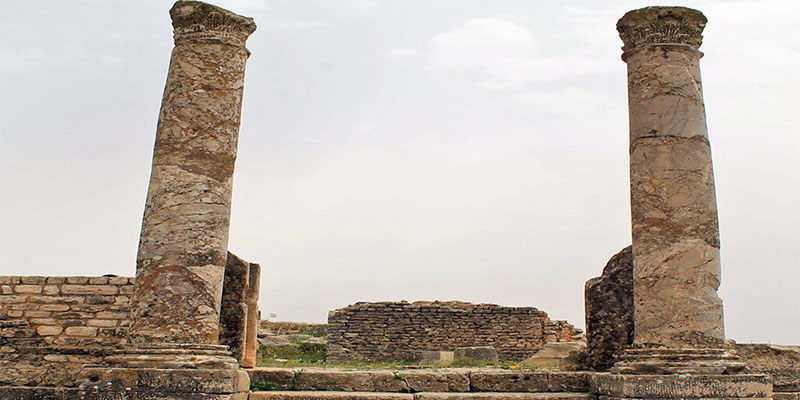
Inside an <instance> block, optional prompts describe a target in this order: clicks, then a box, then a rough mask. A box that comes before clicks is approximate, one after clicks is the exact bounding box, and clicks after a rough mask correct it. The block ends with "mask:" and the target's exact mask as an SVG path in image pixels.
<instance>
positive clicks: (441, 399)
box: [414, 393, 595, 400]
mask: <svg viewBox="0 0 800 400" xmlns="http://www.w3.org/2000/svg"><path fill="white" fill-rule="evenodd" d="M594 398H595V397H594V396H593V395H591V394H589V393H458V394H456V393H417V394H415V395H414V400H461V399H472V400H593V399H594Z"/></svg>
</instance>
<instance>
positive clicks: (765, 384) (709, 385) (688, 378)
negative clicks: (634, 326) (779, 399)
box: [590, 374, 772, 399]
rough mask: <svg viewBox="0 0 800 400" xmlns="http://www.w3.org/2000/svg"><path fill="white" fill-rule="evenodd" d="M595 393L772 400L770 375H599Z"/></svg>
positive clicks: (657, 397) (593, 384)
mask: <svg viewBox="0 0 800 400" xmlns="http://www.w3.org/2000/svg"><path fill="white" fill-rule="evenodd" d="M590 379H591V386H592V389H593V391H595V392H597V393H600V394H601V395H604V396H610V397H616V398H631V399H634V398H635V399H703V398H725V399H732V398H770V397H772V381H771V379H770V377H769V376H767V375H620V374H595V375H593V376H592V377H591V378H590Z"/></svg>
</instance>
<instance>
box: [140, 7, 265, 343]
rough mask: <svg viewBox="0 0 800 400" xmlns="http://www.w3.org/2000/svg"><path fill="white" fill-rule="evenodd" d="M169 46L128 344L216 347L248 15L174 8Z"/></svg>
mask: <svg viewBox="0 0 800 400" xmlns="http://www.w3.org/2000/svg"><path fill="white" fill-rule="evenodd" d="M170 16H171V17H172V26H173V28H174V38H175V48H174V49H173V51H172V58H171V60H170V65H169V72H168V75H167V84H166V88H165V89H164V97H163V99H162V102H161V112H160V114H159V118H158V128H157V132H156V141H155V148H154V151H153V167H152V173H151V176H150V186H149V190H148V193H147V203H146V206H145V212H144V219H143V222H142V231H141V238H140V242H139V253H138V256H137V260H136V286H135V288H134V294H133V299H132V302H131V303H132V305H133V321H132V324H131V328H130V333H129V344H131V345H133V346H142V345H147V344H201V345H214V344H216V343H217V339H218V334H219V313H220V302H221V296H222V283H223V276H224V271H225V263H226V255H227V247H228V230H229V224H230V211H231V208H230V206H231V189H232V183H233V167H234V162H235V161H236V149H237V141H238V137H239V122H240V114H241V106H242V92H243V88H244V71H245V62H246V61H247V58H248V56H249V55H250V52H249V51H248V50H247V49H246V48H245V41H246V40H247V38H248V36H250V34H252V33H253V31H255V29H256V25H255V23H254V22H253V20H252V18H246V17H242V16H239V15H236V14H234V13H232V12H229V11H227V10H223V9H221V8H219V7H216V6H212V5H209V4H205V3H201V2H194V1H178V2H177V3H175V5H174V6H173V7H172V9H171V10H170Z"/></svg>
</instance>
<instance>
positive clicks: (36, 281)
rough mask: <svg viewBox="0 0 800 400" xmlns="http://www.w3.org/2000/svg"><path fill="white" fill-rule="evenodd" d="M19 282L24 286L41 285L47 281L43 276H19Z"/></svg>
mask: <svg viewBox="0 0 800 400" xmlns="http://www.w3.org/2000/svg"><path fill="white" fill-rule="evenodd" d="M19 280H20V282H22V283H23V284H25V285H43V284H44V283H45V281H46V280H47V277H44V276H20V277H19Z"/></svg>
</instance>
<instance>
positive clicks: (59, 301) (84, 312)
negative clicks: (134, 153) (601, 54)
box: [0, 0, 800, 400]
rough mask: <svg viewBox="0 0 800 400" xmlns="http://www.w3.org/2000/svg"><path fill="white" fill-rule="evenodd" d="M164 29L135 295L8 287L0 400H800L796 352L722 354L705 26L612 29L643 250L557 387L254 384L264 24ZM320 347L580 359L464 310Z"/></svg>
mask: <svg viewBox="0 0 800 400" xmlns="http://www.w3.org/2000/svg"><path fill="white" fill-rule="evenodd" d="M170 16H171V18H172V25H173V29H174V49H173V51H172V55H171V59H170V65H169V71H168V75H167V82H166V87H165V90H164V94H163V98H162V103H161V110H160V113H159V118H158V127H157V131H156V141H155V146H154V149H153V158H152V172H151V176H150V182H149V187H148V191H147V196H146V203H145V212H144V216H143V220H142V227H141V236H140V242H139V248H138V254H137V258H136V264H135V277H119V276H103V277H80V276H68V277H41V276H0V289H1V290H2V292H1V294H0V399H4V400H30V399H34V400H67V399H81V400H136V399H141V400H150V399H187V400H246V399H250V400H281V399H296V400H303V399H305V400H314V399H365V400H367V399H375V400H378V399H405V400H413V399H416V400H426V399H430V400H433V399H440V400H441V399H481V400H484V399H486V400H488V399H498V400H501V399H537V400H560V399H564V400H567V399H569V400H598V399H599V400H623V399H642V400H643V399H652V400H654V399H676V400H677V399H695V400H701V399H775V400H800V350H798V349H797V348H796V347H792V346H778V345H766V344H752V345H738V344H734V343H732V342H731V341H729V340H726V337H725V331H724V326H723V309H722V301H721V299H720V297H719V296H718V294H717V289H718V287H719V284H720V268H721V265H720V259H719V247H720V242H719V228H718V221H717V204H716V198H715V189H714V175H713V169H712V160H711V148H710V142H709V136H708V132H707V128H706V120H705V106H704V99H703V94H702V82H701V79H700V67H699V65H700V59H701V57H702V56H703V53H702V52H700V50H699V48H700V46H701V43H702V39H703V37H702V33H703V29H704V27H705V24H706V18H705V16H703V14H702V13H701V12H699V11H696V10H692V9H688V8H683V7H646V8H642V9H639V10H634V11H630V12H628V13H626V14H625V15H624V16H623V17H622V18H621V19H620V20H619V22H618V24H617V30H618V32H619V35H620V37H621V39H622V41H623V44H624V46H623V48H622V50H623V54H622V59H623V61H624V62H625V63H626V64H627V68H628V99H629V122H630V131H629V134H630V148H629V150H630V188H631V227H632V245H631V246H629V247H627V248H625V249H623V250H622V251H620V252H619V253H618V254H616V255H615V256H614V257H613V258H612V259H611V260H610V261H609V262H608V264H607V265H606V267H605V269H604V270H603V271H602V275H601V276H600V277H598V278H594V279H592V280H590V281H589V282H587V283H586V286H585V306H586V328H587V329H586V349H585V350H576V351H574V352H572V353H570V355H569V356H568V357H566V358H565V359H564V363H563V364H562V366H563V368H562V369H561V370H547V369H524V368H519V365H522V364H519V365H515V366H513V367H509V366H505V367H504V368H500V367H494V368H477V367H475V368H452V369H450V368H436V369H430V368H429V369H418V368H419V366H414V367H413V368H411V367H409V368H401V367H397V368H384V369H365V370H357V369H342V368H332V369H324V368H305V367H298V368H260V367H258V364H259V361H258V342H257V340H256V337H257V331H258V327H259V325H260V323H259V319H260V317H259V313H258V298H259V290H260V280H261V269H260V266H259V264H256V263H251V262H248V261H245V260H243V259H241V258H239V257H237V256H235V255H233V254H231V253H230V252H229V249H228V234H229V229H230V212H231V198H232V182H233V172H234V164H235V160H236V154H237V143H238V135H239V125H240V115H241V106H242V93H243V88H244V72H245V64H246V61H247V59H248V57H249V55H250V52H249V51H248V50H247V48H246V47H245V45H246V41H247V39H248V37H249V36H250V35H251V34H253V33H254V31H255V30H256V25H255V23H254V21H253V20H252V18H247V17H243V16H240V15H237V14H235V13H233V12H230V11H227V10H224V9H222V8H219V7H216V6H213V5H210V4H206V3H202V2H197V1H185V0H181V1H178V2H176V3H175V4H174V6H173V7H172V8H171V10H170ZM132 269H133V268H132ZM132 272H133V271H132ZM265 279H269V277H265ZM287 327H288V325H287ZM317 328H318V329H320V331H322V330H324V331H325V333H327V335H328V356H329V360H330V361H341V362H344V361H386V360H409V359H414V358H416V357H418V355H419V353H420V352H438V353H441V352H454V353H457V354H461V355H469V354H478V352H479V351H489V352H491V351H494V352H495V353H494V354H493V356H494V358H495V360H494V361H499V360H515V361H518V360H522V359H524V358H528V357H530V356H532V355H535V354H536V353H537V352H539V351H540V349H544V348H546V347H547V346H549V345H550V344H553V343H560V342H574V341H582V338H581V336H580V335H579V332H578V330H576V329H574V328H573V327H572V326H571V325H570V324H568V323H566V322H564V321H550V319H549V317H548V316H547V314H546V313H544V312H543V311H540V310H538V309H536V308H533V307H503V306H497V305H493V304H469V303H462V302H438V301H437V302H412V303H409V302H381V303H356V304H354V305H351V306H349V307H345V308H342V309H338V310H334V311H332V312H331V313H330V315H329V324H328V326H327V327H324V328H323V327H317ZM470 351H473V353H470Z"/></svg>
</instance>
